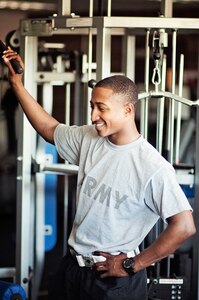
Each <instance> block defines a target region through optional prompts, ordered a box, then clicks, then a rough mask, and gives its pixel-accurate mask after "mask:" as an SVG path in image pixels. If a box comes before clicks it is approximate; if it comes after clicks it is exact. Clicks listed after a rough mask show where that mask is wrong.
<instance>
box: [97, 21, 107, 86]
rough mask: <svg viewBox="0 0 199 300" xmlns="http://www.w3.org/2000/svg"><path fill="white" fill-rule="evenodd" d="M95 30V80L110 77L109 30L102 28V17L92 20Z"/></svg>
mask: <svg viewBox="0 0 199 300" xmlns="http://www.w3.org/2000/svg"><path fill="white" fill-rule="evenodd" d="M95 26H96V28H97V46H96V48H97V59H96V61H97V71H96V80H97V81H99V80H101V79H102V78H104V77H107V76H110V72H111V29H110V28H104V24H103V17H99V18H97V19H94V27H95Z"/></svg>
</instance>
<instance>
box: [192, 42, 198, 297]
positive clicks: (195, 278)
mask: <svg viewBox="0 0 199 300" xmlns="http://www.w3.org/2000/svg"><path fill="white" fill-rule="evenodd" d="M197 44H198V49H199V39H198V43H197ZM198 53H199V52H198ZM198 72H199V54H198ZM197 97H199V79H198V82H197ZM198 128H199V107H198V106H197V107H196V148H195V153H196V155H195V199H194V219H195V225H196V234H195V236H194V242H193V265H192V269H193V273H192V274H193V276H192V295H191V296H192V297H191V299H193V300H199V156H198V153H199V130H198Z"/></svg>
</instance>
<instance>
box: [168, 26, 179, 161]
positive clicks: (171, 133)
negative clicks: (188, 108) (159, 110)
mask: <svg viewBox="0 0 199 300" xmlns="http://www.w3.org/2000/svg"><path fill="white" fill-rule="evenodd" d="M176 40H177V32H176V30H173V34H172V93H173V94H175V78H176V45H177V43H176ZM174 118H175V102H174V99H171V101H170V102H169V124H168V142H169V144H168V150H169V157H168V159H169V161H170V163H171V164H173V152H174V149H173V147H174Z"/></svg>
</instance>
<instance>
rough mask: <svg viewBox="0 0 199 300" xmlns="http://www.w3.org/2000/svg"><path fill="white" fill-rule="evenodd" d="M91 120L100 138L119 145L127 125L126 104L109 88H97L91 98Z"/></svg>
mask: <svg viewBox="0 0 199 300" xmlns="http://www.w3.org/2000/svg"><path fill="white" fill-rule="evenodd" d="M90 103H91V120H92V123H93V124H94V125H95V128H96V130H97V132H98V134H99V135H100V136H103V137H105V136H108V137H109V139H110V141H112V142H113V143H115V144H117V143H118V141H119V139H120V136H122V135H123V133H124V130H126V129H125V128H126V127H125V124H126V104H125V103H124V102H123V101H122V98H121V95H119V94H114V93H113V91H112V90H111V89H109V88H102V87H96V88H94V90H93V93H92V98H91V102H90Z"/></svg>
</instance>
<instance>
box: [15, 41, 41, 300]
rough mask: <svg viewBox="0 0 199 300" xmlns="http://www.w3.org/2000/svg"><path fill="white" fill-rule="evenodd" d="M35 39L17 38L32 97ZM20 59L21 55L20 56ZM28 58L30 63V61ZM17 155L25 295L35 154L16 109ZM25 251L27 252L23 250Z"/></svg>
mask: <svg viewBox="0 0 199 300" xmlns="http://www.w3.org/2000/svg"><path fill="white" fill-rule="evenodd" d="M36 42H37V40H36V37H26V38H25V39H24V40H23V38H22V39H21V52H22V51H23V53H25V49H26V53H25V55H24V57H23V59H24V61H25V65H26V69H25V72H24V85H25V87H26V88H27V90H28V91H29V92H30V94H31V95H33V97H36V93H37V90H36V84H34V74H35V72H36V70H37V64H36V62H37V43H36ZM22 56H23V55H22ZM30 56H31V60H30ZM19 132H20V135H19V137H18V155H17V234H16V242H17V246H16V281H17V282H18V283H19V284H20V285H21V286H22V287H23V288H24V290H25V292H26V294H27V297H28V294H29V279H30V269H33V250H34V247H33V241H34V235H33V232H34V192H33V190H32V182H31V156H33V157H34V155H35V146H36V133H35V131H34V130H33V128H32V126H31V125H30V123H29V121H28V119H27V118H26V116H25V115H24V114H23V112H22V110H20V122H19ZM27 249H28V251H27Z"/></svg>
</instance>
